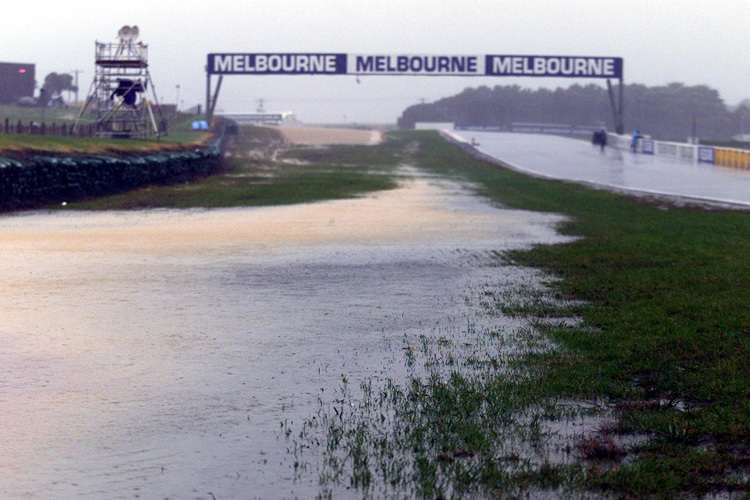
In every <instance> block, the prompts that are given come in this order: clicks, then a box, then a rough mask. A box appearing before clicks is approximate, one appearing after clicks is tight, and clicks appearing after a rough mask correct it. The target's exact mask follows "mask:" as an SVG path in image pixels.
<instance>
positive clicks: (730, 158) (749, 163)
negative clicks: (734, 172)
mask: <svg viewBox="0 0 750 500" xmlns="http://www.w3.org/2000/svg"><path fill="white" fill-rule="evenodd" d="M714 163H715V164H716V165H724V166H725V167H735V168H747V169H750V151H745V150H742V149H729V148H715V149H714Z"/></svg>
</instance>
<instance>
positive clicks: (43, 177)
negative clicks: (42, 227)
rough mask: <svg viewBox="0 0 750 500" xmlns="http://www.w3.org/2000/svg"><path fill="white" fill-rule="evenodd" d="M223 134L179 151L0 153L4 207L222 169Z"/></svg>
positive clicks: (0, 205)
mask: <svg viewBox="0 0 750 500" xmlns="http://www.w3.org/2000/svg"><path fill="white" fill-rule="evenodd" d="M222 140H223V136H220V137H217V138H216V139H214V141H213V142H212V144H211V145H210V146H209V147H207V148H202V149H198V150H196V151H186V152H179V153H159V154H151V155H147V156H139V157H129V158H115V157H109V156H85V157H66V158H56V157H36V158H32V159H30V160H28V161H24V162H21V161H18V160H12V159H8V158H0V211H8V210H19V209H25V208H32V207H39V206H43V205H48V204H54V203H61V202H63V201H74V200H80V199H82V198H87V197H95V196H104V195H109V194H115V193H121V192H123V191H127V190H129V189H134V188H137V187H142V186H147V185H150V184H172V183H178V182H185V181H187V180H189V179H193V178H196V177H202V176H206V175H210V174H213V173H215V172H217V171H218V170H219V167H220V160H221V142H222Z"/></svg>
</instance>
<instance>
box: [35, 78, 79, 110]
mask: <svg viewBox="0 0 750 500" xmlns="http://www.w3.org/2000/svg"><path fill="white" fill-rule="evenodd" d="M65 90H70V91H72V92H75V91H76V90H78V87H76V86H75V85H74V84H73V76H72V75H68V74H65V73H63V74H59V73H50V74H49V75H47V76H46V77H45V78H44V85H43V86H42V88H41V90H40V91H39V105H40V106H48V105H49V102H50V101H51V100H52V96H54V95H55V94H57V95H60V94H61V93H62V92H63V91H65Z"/></svg>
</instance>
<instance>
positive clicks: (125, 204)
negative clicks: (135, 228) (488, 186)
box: [66, 127, 398, 210]
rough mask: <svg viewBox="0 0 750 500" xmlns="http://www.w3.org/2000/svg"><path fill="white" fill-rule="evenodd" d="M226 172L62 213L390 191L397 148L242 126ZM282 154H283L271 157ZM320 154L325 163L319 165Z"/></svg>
mask: <svg viewBox="0 0 750 500" xmlns="http://www.w3.org/2000/svg"><path fill="white" fill-rule="evenodd" d="M232 141H233V142H232V144H231V146H230V156H229V158H227V159H226V169H225V171H224V172H223V173H222V174H221V175H216V176H212V177H210V178H208V179H205V180H204V181H202V182H198V183H190V184H182V185H174V186H153V187H149V188H146V189H141V190H139V191H136V192H131V193H126V194H123V195H117V196H110V197H106V198H98V199H93V200H88V201H84V202H81V203H75V204H70V205H68V206H67V207H66V209H84V210H113V209H114V210H127V209H134V208H218V207H238V206H262V205H280V204H293V203H304V202H313V201H320V200H329V199H337V198H349V197H353V196H357V195H360V194H362V193H367V192H371V191H377V190H382V189H391V188H393V187H395V185H396V181H395V179H394V175H393V173H394V171H395V166H396V165H397V163H398V146H397V145H396V144H392V145H384V146H382V147H380V148H369V147H367V146H340V147H335V148H327V149H312V148H296V149H288V148H286V147H283V146H284V144H283V143H282V140H281V137H280V136H279V135H278V134H277V133H275V132H273V131H272V130H271V129H263V128H255V127H242V128H240V132H239V135H238V136H236V137H235V138H234V139H233V140H232ZM281 150H283V151H284V152H283V154H281V156H280V157H278V158H276V157H275V156H278V155H279V154H280V153H279V151H281ZM321 156H322V157H323V158H326V159H327V160H326V161H324V162H322V163H321Z"/></svg>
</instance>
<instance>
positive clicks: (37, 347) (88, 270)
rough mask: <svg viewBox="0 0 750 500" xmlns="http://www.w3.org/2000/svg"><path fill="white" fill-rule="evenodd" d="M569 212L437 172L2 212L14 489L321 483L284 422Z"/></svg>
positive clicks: (4, 350) (5, 397)
mask: <svg viewBox="0 0 750 500" xmlns="http://www.w3.org/2000/svg"><path fill="white" fill-rule="evenodd" d="M560 220H561V219H560V217H558V216H553V215H548V214H538V213H530V212H521V211H511V210H503V209H499V208H494V207H492V206H490V205H489V204H488V203H486V202H485V201H483V200H482V199H480V198H478V197H475V196H473V195H471V194H470V193H468V192H467V191H466V190H464V189H462V188H461V187H459V186H457V185H455V184H450V183H444V182H442V183H441V182H436V181H432V180H429V179H425V178H421V179H416V180H412V181H408V182H406V183H404V184H403V185H402V186H401V187H400V188H399V189H396V190H393V191H388V192H382V193H379V194H377V195H374V196H370V197H367V198H361V199H356V200H346V201H332V202H326V203H317V204H308V205H296V206H289V207H274V208H253V209H244V208H243V209H227V210H194V211H171V210H170V211H162V210H156V211H142V212H115V213H112V212H110V213H89V212H65V213H39V212H32V213H26V214H21V215H12V216H6V217H3V218H0V259H2V262H3V266H2V271H0V272H1V273H2V283H3V286H2V288H1V289H0V304H2V305H0V308H1V309H0V310H1V311H2V320H1V321H0V402H1V403H2V407H3V411H2V412H0V442H2V443H3V453H2V455H1V456H0V496H1V497H3V498H72V497H81V498H110V499H114V498H138V497H140V498H155V499H164V498H171V499H185V498H207V499H208V498H216V499H220V500H224V499H227V498H263V497H265V498H290V497H294V496H300V497H303V498H309V497H312V496H314V492H315V491H316V490H315V488H316V484H315V480H314V479H313V480H310V481H307V482H306V481H301V482H299V481H298V482H295V481H293V477H294V473H293V467H292V465H291V464H290V463H289V459H288V457H287V453H286V443H285V442H284V439H283V436H282V433H281V432H280V430H279V429H280V425H282V424H283V423H284V422H285V421H286V422H295V421H297V422H299V421H301V420H302V419H305V418H307V417H308V416H309V415H310V414H311V412H314V411H315V409H316V408H317V401H318V397H324V396H325V395H326V394H331V393H332V392H333V391H335V389H336V387H337V385H338V384H339V382H340V381H341V375H342V374H343V373H346V374H347V375H348V376H350V377H354V378H356V377H378V376H379V374H384V373H387V374H388V375H389V376H393V374H394V373H396V372H397V370H398V369H399V368H398V366H397V364H396V363H394V361H393V360H394V359H395V358H397V357H398V355H399V354H398V353H397V352H394V349H393V347H392V346H393V345H394V343H398V342H399V339H401V338H403V337H404V336H406V335H410V334H415V333H425V332H428V331H429V328H430V326H432V325H435V324H438V323H441V324H445V325H449V324H450V323H451V322H458V321H462V316H463V315H464V314H465V310H464V309H465V308H466V307H467V306H466V304H465V303H464V302H463V301H462V300H460V297H461V294H462V293H464V291H465V290H466V289H467V288H469V287H471V286H473V285H474V284H476V283H477V282H480V281H486V280H493V279H498V277H499V276H501V275H503V273H508V272H509V271H508V270H507V268H503V267H492V266H488V265H487V262H488V261H489V260H490V259H489V256H490V255H494V253H495V252H502V251H504V250H508V249H512V248H521V247H527V246H529V245H532V244H539V243H556V242H560V241H563V238H562V237H560V236H559V235H557V234H556V233H555V231H554V227H555V225H556V224H558V223H559V222H560Z"/></svg>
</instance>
